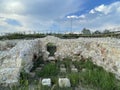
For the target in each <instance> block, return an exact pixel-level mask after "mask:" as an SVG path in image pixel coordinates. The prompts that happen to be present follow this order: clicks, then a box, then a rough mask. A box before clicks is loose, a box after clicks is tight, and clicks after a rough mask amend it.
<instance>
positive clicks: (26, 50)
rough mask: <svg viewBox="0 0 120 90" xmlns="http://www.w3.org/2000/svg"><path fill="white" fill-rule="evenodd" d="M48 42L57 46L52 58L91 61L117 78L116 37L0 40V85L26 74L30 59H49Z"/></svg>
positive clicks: (119, 63) (118, 47)
mask: <svg viewBox="0 0 120 90" xmlns="http://www.w3.org/2000/svg"><path fill="white" fill-rule="evenodd" d="M48 43H53V44H54V45H55V46H56V47H57V51H56V52H55V59H56V60H57V59H59V60H63V59H64V58H65V57H71V58H72V60H73V61H75V60H80V59H81V58H84V59H85V58H88V57H89V58H91V59H92V62H93V63H94V64H96V65H98V66H102V67H103V68H104V69H105V70H107V71H108V72H112V73H114V74H115V76H116V78H117V79H120V39H115V38H78V39H59V38H57V37H54V36H47V37H45V38H38V39H35V40H7V41H0V84H14V83H18V80H19V77H20V72H21V71H22V70H25V72H27V73H29V71H30V70H31V68H32V67H33V60H35V59H36V58H37V57H39V56H43V58H44V60H48V58H49V52H48V51H47V49H46V45H47V44H48Z"/></svg>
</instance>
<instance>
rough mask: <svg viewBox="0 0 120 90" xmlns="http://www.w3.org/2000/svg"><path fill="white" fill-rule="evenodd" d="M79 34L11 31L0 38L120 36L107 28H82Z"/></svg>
mask: <svg viewBox="0 0 120 90" xmlns="http://www.w3.org/2000/svg"><path fill="white" fill-rule="evenodd" d="M81 32H82V33H81V34H74V33H69V34H61V33H58V34H56V33H46V34H45V33H34V34H25V33H12V34H9V33H8V34H6V35H4V36H0V40H7V39H34V38H43V37H46V36H48V35H52V36H56V37H59V38H62V39H71V38H72V39H74V38H79V37H90V38H91V37H115V38H120V32H118V33H116V32H110V31H109V30H107V29H106V30H104V31H103V32H100V31H99V30H96V31H94V32H92V31H91V30H90V29H86V28H83V30H82V31H81Z"/></svg>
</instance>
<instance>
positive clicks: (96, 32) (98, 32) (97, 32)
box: [93, 30, 101, 34]
mask: <svg viewBox="0 0 120 90" xmlns="http://www.w3.org/2000/svg"><path fill="white" fill-rule="evenodd" d="M93 34H101V32H100V31H98V30H96V31H95V32H93Z"/></svg>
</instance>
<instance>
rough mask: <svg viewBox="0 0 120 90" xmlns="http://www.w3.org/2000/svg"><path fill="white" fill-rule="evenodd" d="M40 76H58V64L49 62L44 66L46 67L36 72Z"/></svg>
mask: <svg viewBox="0 0 120 90" xmlns="http://www.w3.org/2000/svg"><path fill="white" fill-rule="evenodd" d="M36 73H37V75H38V76H39V77H50V76H57V75H58V73H59V69H58V67H57V65H56V64H54V63H48V64H46V65H45V66H44V68H43V69H42V70H41V71H39V72H36Z"/></svg>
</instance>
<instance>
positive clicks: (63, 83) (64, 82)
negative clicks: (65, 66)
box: [58, 78, 71, 87]
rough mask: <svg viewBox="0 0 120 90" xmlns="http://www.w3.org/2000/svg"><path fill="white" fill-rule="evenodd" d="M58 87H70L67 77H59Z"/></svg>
mask: <svg viewBox="0 0 120 90" xmlns="http://www.w3.org/2000/svg"><path fill="white" fill-rule="evenodd" d="M58 84H59V87H71V84H70V80H69V79H68V78H59V80H58Z"/></svg>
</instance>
